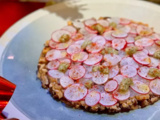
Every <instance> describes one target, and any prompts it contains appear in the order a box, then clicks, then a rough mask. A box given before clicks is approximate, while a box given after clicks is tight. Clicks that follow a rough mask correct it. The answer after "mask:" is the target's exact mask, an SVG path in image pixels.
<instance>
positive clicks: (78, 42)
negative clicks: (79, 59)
mask: <svg viewBox="0 0 160 120" xmlns="http://www.w3.org/2000/svg"><path fill="white" fill-rule="evenodd" d="M84 41H85V40H79V41H76V42H75V43H74V44H75V45H79V47H81V45H82V44H83V42H84Z"/></svg>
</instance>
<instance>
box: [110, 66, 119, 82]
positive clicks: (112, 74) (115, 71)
mask: <svg viewBox="0 0 160 120" xmlns="http://www.w3.org/2000/svg"><path fill="white" fill-rule="evenodd" d="M118 73H119V67H118V65H116V66H113V67H111V68H110V70H109V79H110V78H113V77H115V76H116V75H117V74H118Z"/></svg>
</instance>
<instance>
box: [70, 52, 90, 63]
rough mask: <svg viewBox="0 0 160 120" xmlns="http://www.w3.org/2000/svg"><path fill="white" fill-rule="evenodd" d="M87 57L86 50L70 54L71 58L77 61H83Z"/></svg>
mask: <svg viewBox="0 0 160 120" xmlns="http://www.w3.org/2000/svg"><path fill="white" fill-rule="evenodd" d="M87 58H88V54H87V53H86V52H78V53H74V54H72V56H71V59H72V60H73V61H77V62H83V61H85V60H86V59H87Z"/></svg>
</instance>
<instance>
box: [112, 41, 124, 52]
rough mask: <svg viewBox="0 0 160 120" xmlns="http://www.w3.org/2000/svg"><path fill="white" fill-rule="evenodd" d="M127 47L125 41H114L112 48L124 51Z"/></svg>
mask: <svg viewBox="0 0 160 120" xmlns="http://www.w3.org/2000/svg"><path fill="white" fill-rule="evenodd" d="M125 46H126V41H125V39H113V40H112V47H113V48H114V49H117V50H122V49H124V48H125Z"/></svg>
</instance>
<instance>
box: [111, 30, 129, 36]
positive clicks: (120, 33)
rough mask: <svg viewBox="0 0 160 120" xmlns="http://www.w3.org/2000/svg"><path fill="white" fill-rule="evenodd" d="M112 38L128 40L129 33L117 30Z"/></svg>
mask: <svg viewBox="0 0 160 120" xmlns="http://www.w3.org/2000/svg"><path fill="white" fill-rule="evenodd" d="M112 36H113V37H116V38H126V37H127V36H128V33H127V32H126V31H123V30H116V31H113V32H112Z"/></svg>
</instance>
